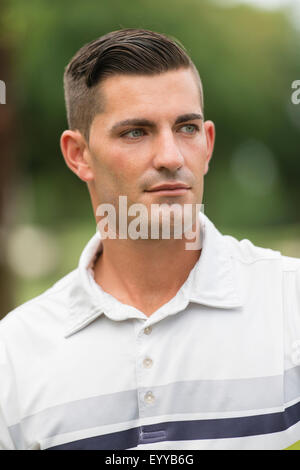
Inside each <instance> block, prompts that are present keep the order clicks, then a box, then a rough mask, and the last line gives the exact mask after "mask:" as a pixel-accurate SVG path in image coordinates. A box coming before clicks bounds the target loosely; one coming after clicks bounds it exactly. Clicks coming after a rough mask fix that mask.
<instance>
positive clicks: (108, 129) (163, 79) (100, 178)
mask: <svg viewBox="0 0 300 470" xmlns="http://www.w3.org/2000/svg"><path fill="white" fill-rule="evenodd" d="M64 88H65V101H66V108H67V117H68V124H69V129H68V130H66V131H64V132H63V134H62V136H61V149H62V153H63V155H64V158H65V161H66V163H67V165H68V166H69V167H70V168H71V170H72V171H73V172H74V173H76V174H77V176H78V177H79V178H80V179H82V180H83V181H85V182H86V183H87V185H88V189H89V192H90V195H91V199H92V204H93V207H94V211H95V212H96V208H97V207H98V205H99V204H101V203H110V204H113V205H114V207H116V208H118V198H119V196H120V195H123V196H127V199H128V206H129V205H131V204H133V203H142V204H144V205H146V207H147V208H149V207H150V205H151V204H153V203H156V204H161V203H163V202H166V203H169V204H170V203H179V204H183V203H198V204H200V203H201V202H202V195H203V176H204V175H205V174H206V173H207V171H208V163H209V160H210V158H211V156H212V151H213V143H214V125H213V123H212V122H211V121H204V114H203V112H204V109H203V89H202V83H201V79H200V77H199V74H198V71H197V69H196V67H195V65H194V64H193V62H192V61H191V59H190V57H189V56H188V55H187V53H186V52H185V50H184V48H183V46H181V45H179V43H178V42H177V41H175V40H173V39H171V38H169V37H167V36H165V35H162V34H159V33H155V32H152V31H147V30H140V29H124V30H120V31H114V32H111V33H109V34H107V35H105V36H102V37H100V38H99V39H97V40H95V41H92V42H91V43H89V44H86V45H85V46H84V47H82V48H81V49H80V50H79V51H78V52H77V53H76V55H75V56H74V57H73V58H72V60H71V61H70V63H69V64H68V65H67V67H66V70H65V74H64ZM165 182H181V183H185V184H186V186H187V190H186V191H182V192H181V193H180V194H176V195H175V193H174V195H173V194H169V193H168V194H166V193H162V192H152V191H151V192H150V191H149V189H152V188H153V187H154V186H156V185H159V184H161V183H165Z"/></svg>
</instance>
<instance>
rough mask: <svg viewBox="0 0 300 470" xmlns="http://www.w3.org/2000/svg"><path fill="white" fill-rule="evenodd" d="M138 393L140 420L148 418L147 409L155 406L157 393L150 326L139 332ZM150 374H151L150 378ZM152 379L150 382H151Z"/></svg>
mask: <svg viewBox="0 0 300 470" xmlns="http://www.w3.org/2000/svg"><path fill="white" fill-rule="evenodd" d="M136 332H137V356H136V368H137V392H138V401H139V403H138V408H139V415H140V418H143V417H146V416H148V413H147V409H148V408H149V406H150V407H151V406H153V405H154V404H155V401H156V398H155V393H154V391H153V389H152V383H151V382H152V381H151V377H152V373H153V367H154V360H153V357H152V356H151V343H152V341H151V336H152V334H153V330H152V327H151V326H150V325H149V326H147V327H145V328H140V329H139V331H137V330H136ZM151 371H152V372H151ZM149 374H151V375H150V376H149ZM149 379H150V380H149Z"/></svg>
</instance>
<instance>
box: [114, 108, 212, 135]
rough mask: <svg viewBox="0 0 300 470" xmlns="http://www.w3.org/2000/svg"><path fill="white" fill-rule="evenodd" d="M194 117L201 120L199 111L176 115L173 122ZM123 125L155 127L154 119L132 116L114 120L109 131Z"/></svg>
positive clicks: (177, 122) (189, 119) (178, 122)
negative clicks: (131, 117)
mask: <svg viewBox="0 0 300 470" xmlns="http://www.w3.org/2000/svg"><path fill="white" fill-rule="evenodd" d="M196 119H201V120H203V116H202V114H200V113H188V114H182V115H181V116H178V117H177V118H176V121H175V124H180V123H182V122H187V121H194V120H196ZM125 126H142V127H151V128H154V127H156V124H155V122H154V121H150V120H149V119H139V118H133V119H125V121H119V122H116V123H115V124H114V125H113V126H112V128H111V130H110V132H111V133H113V132H114V131H116V130H117V129H119V128H120V127H125Z"/></svg>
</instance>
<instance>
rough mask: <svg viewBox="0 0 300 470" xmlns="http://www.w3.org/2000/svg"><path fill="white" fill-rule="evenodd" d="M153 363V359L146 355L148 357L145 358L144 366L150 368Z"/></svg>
mask: <svg viewBox="0 0 300 470" xmlns="http://www.w3.org/2000/svg"><path fill="white" fill-rule="evenodd" d="M152 364H153V361H152V359H150V357H146V358H145V359H144V360H143V365H144V367H146V368H147V369H149V368H150V367H152Z"/></svg>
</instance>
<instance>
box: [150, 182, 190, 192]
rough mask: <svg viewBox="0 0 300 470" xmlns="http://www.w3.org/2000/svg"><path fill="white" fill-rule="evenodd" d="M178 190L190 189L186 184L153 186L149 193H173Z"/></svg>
mask: <svg viewBox="0 0 300 470" xmlns="http://www.w3.org/2000/svg"><path fill="white" fill-rule="evenodd" d="M176 189H190V186H188V185H187V184H185V183H176V182H175V183H163V184H159V185H157V186H153V187H152V188H150V189H147V192H154V191H172V190H176Z"/></svg>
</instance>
